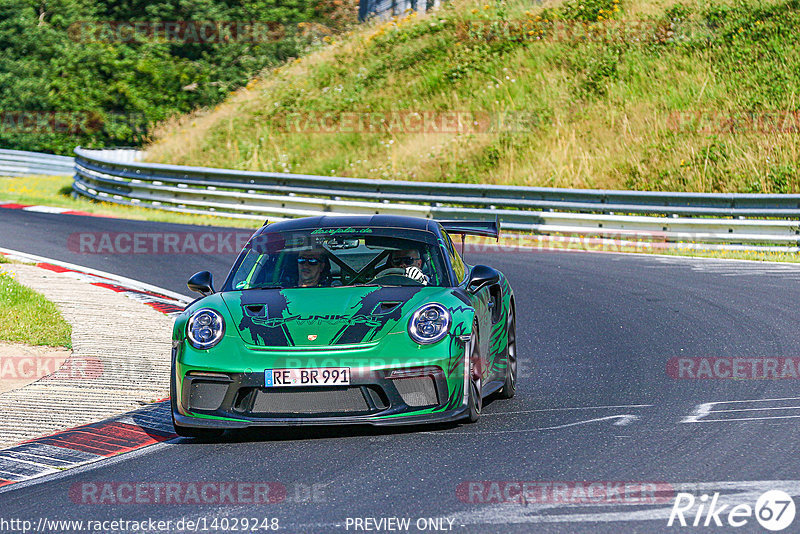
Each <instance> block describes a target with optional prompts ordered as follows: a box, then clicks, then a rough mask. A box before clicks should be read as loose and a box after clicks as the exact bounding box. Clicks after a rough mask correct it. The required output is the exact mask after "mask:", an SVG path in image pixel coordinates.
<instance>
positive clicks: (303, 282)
mask: <svg viewBox="0 0 800 534" xmlns="http://www.w3.org/2000/svg"><path fill="white" fill-rule="evenodd" d="M328 265H329V264H328V258H327V256H326V255H325V251H324V250H323V249H321V248H313V249H310V250H304V251H302V252H300V254H298V255H297V285H298V287H319V286H325V285H328V284H327V283H326V281H328V276H327V273H328V270H329V267H328Z"/></svg>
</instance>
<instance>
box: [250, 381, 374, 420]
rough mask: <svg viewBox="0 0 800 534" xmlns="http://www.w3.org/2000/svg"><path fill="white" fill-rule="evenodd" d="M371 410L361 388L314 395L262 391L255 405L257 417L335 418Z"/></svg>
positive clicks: (269, 389)
mask: <svg viewBox="0 0 800 534" xmlns="http://www.w3.org/2000/svg"><path fill="white" fill-rule="evenodd" d="M290 389H291V388H290ZM369 409H370V408H369V405H368V404H367V401H366V399H364V395H363V394H362V393H361V388H360V387H350V388H345V389H328V390H325V389H320V388H315V389H314V390H312V391H286V390H276V389H273V388H267V389H259V390H258V393H257V394H256V399H255V402H254V403H253V413H255V414H262V413H263V414H285V415H291V414H335V413H354V412H355V413H357V412H368V411H369Z"/></svg>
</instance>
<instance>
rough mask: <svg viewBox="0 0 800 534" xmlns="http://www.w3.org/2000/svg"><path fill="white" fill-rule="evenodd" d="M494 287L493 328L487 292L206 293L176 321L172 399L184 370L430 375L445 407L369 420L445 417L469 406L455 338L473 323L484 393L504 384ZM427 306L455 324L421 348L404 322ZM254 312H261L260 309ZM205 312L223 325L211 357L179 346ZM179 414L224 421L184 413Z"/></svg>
mask: <svg viewBox="0 0 800 534" xmlns="http://www.w3.org/2000/svg"><path fill="white" fill-rule="evenodd" d="M499 287H500V294H499V295H497V294H496V295H495V297H498V296H499V297H500V298H499V300H498V299H497V298H495V299H494V300H495V304H494V306H495V307H497V308H499V311H496V312H494V313H495V318H497V320H496V321H493V320H492V315H493V309H490V306H489V304H490V301H492V300H493V296H492V294H491V293H490V290H489V289H488V288H484V289H481V290H480V291H478V292H477V293H476V294H468V293H466V292H464V291H460V292H459V291H458V290H457V289H454V288H441V287H382V288H377V287H332V288H297V289H286V290H247V291H229V292H225V293H224V294H222V293H217V294H213V295H210V296H207V297H204V298H202V299H199V300H197V301H195V302H194V303H192V304H191V305H190V306H188V307H187V309H186V310H185V312H184V313H182V314H181V315H180V316H179V317H178V318H177V319H176V321H175V326H174V332H173V340H174V347H175V351H174V358H175V361H174V373H175V375H174V379H175V384H176V394H177V395H180V392H181V391H182V390H183V377H184V376H185V375H186V373H187V372H190V371H207V372H221V373H246V374H253V375H261V376H262V377H263V374H264V371H265V369H280V368H307V367H349V368H351V370H352V372H353V375H354V376H356V374H357V372H358V370H364V371H366V370H370V369H371V370H375V369H398V368H408V367H422V366H437V367H440V368H441V369H442V370H443V372H444V375H445V377H446V380H447V389H448V401H447V402H446V403H445V404H443V405H440V406H437V407H435V408H430V407H426V408H423V409H419V410H413V411H407V412H403V413H400V414H392V415H388V416H374V417H373V419H381V418H387V419H389V418H392V419H393V418H398V417H404V416H418V415H424V414H434V413H437V412H445V411H451V410H454V409H457V408H459V407H461V406H463V405H464V404H465V402H466V395H465V391H466V390H465V378H464V375H465V363H466V358H465V350H464V347H465V343H464V342H463V341H462V340H460V339H459V336H463V335H466V334H470V333H472V330H473V324H474V322H475V318H476V317H477V323H478V325H479V330H480V335H479V340H480V349H481V350H480V352H481V356H482V362H481V367H482V368H481V374H482V376H483V380H484V384H487V383H493V382H494V383H497V381H502V380H503V379H504V377H505V372H506V370H505V369H506V360H505V348H506V344H507V330H506V325H507V317H508V313H509V310H510V308H511V306H512V303H511V300H512V295H513V293H512V291H511V288H510V286H509V284H508V282H507V281H506V279H505V277H502V276H501V281H500V285H499ZM461 288H462V289H463V288H464V284H463V283H462V286H461ZM495 291H496V290H495ZM456 293H459V294H460V295H461V297H460V298H459V296H458V295H457V294H456ZM466 301H468V302H469V304H467V302H466ZM387 302H388V303H389V304H391V303H396V302H397V303H399V304H397V306H395V307H393V308H390V311H389V312H388V313H383V314H382V313H376V307H377V306H383V305H384V304H382V303H387ZM430 302H438V303H439V304H441V305H443V306H444V307H445V308H447V309H448V310H449V311H450V313H451V315H452V322H451V325H450V330H449V334H448V336H447V337H445V338H444V339H443V340H441V341H439V342H437V343H433V344H429V345H420V344H417V343H416V342H415V341H413V340H412V339H411V338H410V336H409V334H408V330H407V328H408V322H409V320H410V318H411V316H412V314H413V313H414V311H416V310H417V309H418V308H419V307H421V306H422V305H424V304H427V303H430ZM259 306H264V307H265V310H264V311H262V310H259ZM203 308H210V309H213V310H215V311H217V312H218V313H220V314H221V315H222V316H223V318H224V320H225V333H224V335H223V338H222V340H221V341H220V342H219V343H218V344H217V345H216V346H214V347H213V348H211V349H208V350H198V349H196V348H194V347H192V346H191V345H190V344H189V343H188V341H187V340H186V324H187V321H188V318H189V317H190V316H191V315H192V314H193V313H194V312H196V311H197V310H200V309H203ZM378 311H381V310H380V309H378ZM498 313H499V316H497V314H498ZM309 336H311V337H309ZM313 336H316V337H313ZM186 415H190V416H194V417H197V418H204V419H225V418H217V417H215V416H209V415H204V414H193V413H191V412H188V413H186ZM228 420H230V421H237V419H234V418H231V419H228Z"/></svg>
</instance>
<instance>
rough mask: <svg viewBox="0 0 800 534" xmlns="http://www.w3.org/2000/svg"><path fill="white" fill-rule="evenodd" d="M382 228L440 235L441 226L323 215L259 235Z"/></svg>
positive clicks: (280, 225) (396, 219) (417, 219)
mask: <svg viewBox="0 0 800 534" xmlns="http://www.w3.org/2000/svg"><path fill="white" fill-rule="evenodd" d="M348 226H354V227H382V228H402V229H412V230H427V231H429V232H433V233H434V234H436V235H437V236H439V235H440V232H439V225H438V224H436V222H435V221H433V220H431V219H423V218H421V217H408V216H405V215H323V216H318V217H302V218H299V219H289V220H286V221H280V222H274V223H270V224H269V225H266V224H265V225H264V226H263V227H261V229H260V230H259V231H258V233H261V232H264V231H265V230H267V231H270V232H272V231H275V232H286V231H293V230H307V229H311V228H335V227H348Z"/></svg>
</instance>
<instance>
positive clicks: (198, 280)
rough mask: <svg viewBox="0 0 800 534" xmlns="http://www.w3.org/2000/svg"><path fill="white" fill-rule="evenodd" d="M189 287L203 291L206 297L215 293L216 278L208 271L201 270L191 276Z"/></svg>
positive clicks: (198, 291)
mask: <svg viewBox="0 0 800 534" xmlns="http://www.w3.org/2000/svg"><path fill="white" fill-rule="evenodd" d="M186 285H187V286H189V289H191V290H192V291H196V292H197V293H201V294H202V295H203V296H204V297H207V296H208V295H211V294H212V293H214V279H213V277H212V276H211V273H210V272H208V271H200V272H199V273H195V274H193V275H192V277H191V278H189V281H188V282H187V283H186Z"/></svg>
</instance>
